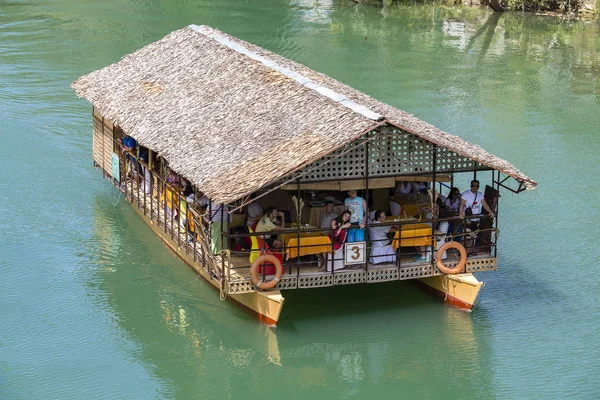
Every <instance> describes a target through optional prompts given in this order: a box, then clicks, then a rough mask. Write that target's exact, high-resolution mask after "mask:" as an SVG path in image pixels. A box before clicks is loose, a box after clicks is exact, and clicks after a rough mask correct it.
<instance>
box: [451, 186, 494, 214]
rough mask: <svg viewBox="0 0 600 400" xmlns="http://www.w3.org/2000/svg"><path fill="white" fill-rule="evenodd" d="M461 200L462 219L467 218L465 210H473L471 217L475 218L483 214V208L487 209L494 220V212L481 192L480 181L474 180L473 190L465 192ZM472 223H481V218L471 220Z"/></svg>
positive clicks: (460, 212)
mask: <svg viewBox="0 0 600 400" xmlns="http://www.w3.org/2000/svg"><path fill="white" fill-rule="evenodd" d="M460 197H461V200H460V211H459V213H458V215H459V216H460V217H461V218H464V217H465V210H466V209H467V208H471V215H472V216H473V217H475V216H477V215H480V214H481V206H483V208H485V210H486V211H487V212H488V213H489V215H490V218H494V212H493V211H492V209H491V208H490V206H488V204H487V203H486V202H485V198H484V197H483V193H481V192H480V191H479V181H478V180H476V179H475V180H472V181H471V190H467V191H465V192H463V193H462V194H461V195H460ZM470 220H471V221H472V222H479V218H470Z"/></svg>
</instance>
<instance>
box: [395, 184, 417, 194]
mask: <svg viewBox="0 0 600 400" xmlns="http://www.w3.org/2000/svg"><path fill="white" fill-rule="evenodd" d="M413 192H414V184H413V183H412V182H405V181H400V182H398V183H397V184H396V190H394V194H395V195H400V196H402V195H406V194H411V193H413Z"/></svg>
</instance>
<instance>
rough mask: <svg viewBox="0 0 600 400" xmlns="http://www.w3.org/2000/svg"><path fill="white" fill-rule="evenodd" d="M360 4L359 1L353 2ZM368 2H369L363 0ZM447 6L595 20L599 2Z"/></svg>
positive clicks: (481, 1)
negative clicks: (529, 12) (485, 8)
mask: <svg viewBox="0 0 600 400" xmlns="http://www.w3.org/2000/svg"><path fill="white" fill-rule="evenodd" d="M353 1H355V2H362V1H361V0H353ZM363 1H364V2H368V1H369V0H363ZM375 1H376V2H378V3H383V4H384V5H387V6H389V5H393V4H413V3H415V1H414V0H375ZM441 3H443V4H447V5H467V6H475V7H477V6H489V7H490V8H492V9H493V10H494V11H505V10H507V11H531V12H537V13H544V14H548V13H550V14H554V15H564V16H567V17H578V18H584V19H597V18H598V16H599V10H600V0H441Z"/></svg>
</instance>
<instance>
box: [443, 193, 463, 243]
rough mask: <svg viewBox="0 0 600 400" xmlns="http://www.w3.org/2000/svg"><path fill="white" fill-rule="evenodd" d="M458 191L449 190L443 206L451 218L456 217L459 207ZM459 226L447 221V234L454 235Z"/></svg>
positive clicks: (454, 222) (455, 222)
mask: <svg viewBox="0 0 600 400" xmlns="http://www.w3.org/2000/svg"><path fill="white" fill-rule="evenodd" d="M460 199H461V197H460V190H458V188H456V187H453V188H452V189H450V193H448V197H447V198H446V200H445V201H444V206H445V207H446V209H447V210H448V211H449V212H450V213H451V215H452V216H458V208H459V207H460ZM459 226H460V224H459V223H457V221H449V222H448V232H449V233H450V234H452V235H453V234H455V233H456V232H458V230H459Z"/></svg>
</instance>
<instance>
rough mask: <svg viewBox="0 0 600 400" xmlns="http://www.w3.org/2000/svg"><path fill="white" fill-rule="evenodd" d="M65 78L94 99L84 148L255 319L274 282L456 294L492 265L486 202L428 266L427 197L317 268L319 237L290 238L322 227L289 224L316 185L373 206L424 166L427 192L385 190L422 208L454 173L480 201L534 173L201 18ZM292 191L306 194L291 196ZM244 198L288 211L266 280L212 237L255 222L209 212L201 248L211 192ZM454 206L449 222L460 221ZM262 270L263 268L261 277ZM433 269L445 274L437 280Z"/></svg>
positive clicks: (274, 314) (492, 235)
mask: <svg viewBox="0 0 600 400" xmlns="http://www.w3.org/2000/svg"><path fill="white" fill-rule="evenodd" d="M72 87H73V89H74V90H75V92H76V93H77V95H79V96H80V97H83V98H85V99H86V100H88V101H89V102H90V103H92V105H93V106H94V111H93V115H94V130H93V135H94V141H93V158H94V164H95V165H96V166H97V167H98V168H99V169H100V170H101V171H102V172H103V173H104V175H105V176H106V177H107V178H109V179H110V180H111V181H112V182H113V183H114V184H115V185H116V186H118V187H120V188H121V190H122V191H124V192H125V194H126V197H127V198H128V199H129V200H130V201H131V202H132V203H133V204H134V208H135V209H136V210H137V211H138V212H139V213H140V214H141V215H142V216H143V217H144V219H145V220H146V221H147V222H148V223H149V224H150V226H151V227H152V228H153V229H154V230H155V231H156V233H157V234H158V235H159V236H160V237H161V238H162V239H163V240H164V241H165V242H166V243H167V244H168V245H169V246H170V247H171V248H173V249H174V250H175V251H176V252H177V253H178V254H179V255H180V256H181V257H182V258H183V259H184V260H186V261H187V262H188V263H189V264H190V265H192V266H193V267H194V268H195V269H196V270H197V271H198V272H199V273H200V274H202V275H203V276H204V277H205V278H206V279H207V280H208V281H209V282H211V283H212V284H214V285H215V286H217V287H219V288H220V290H221V293H222V295H223V297H225V296H228V295H229V296H230V297H232V298H233V299H234V300H236V301H238V302H240V303H242V304H244V305H245V306H247V307H249V308H251V309H252V310H254V311H256V312H257V313H258V314H259V315H260V316H261V318H262V319H263V320H264V321H267V322H269V323H276V322H277V320H278V318H279V312H280V310H281V306H282V304H283V297H282V296H281V294H280V292H279V290H278V289H281V290H283V289H287V290H291V289H296V288H305V287H322V286H334V285H341V284H355V283H375V282H382V281H390V280H401V279H412V278H415V279H420V280H421V281H423V282H425V283H427V284H428V285H430V286H432V287H434V288H435V289H436V290H438V291H441V292H443V293H444V296H445V297H446V299H447V300H449V301H451V302H454V303H455V304H459V305H462V306H465V307H468V308H470V307H471V306H472V305H473V302H474V301H475V297H476V296H477V293H478V291H479V288H480V286H481V284H480V283H479V282H478V281H477V280H476V279H475V278H474V277H473V276H472V274H471V273H472V272H477V271H482V270H489V269H496V232H497V228H496V225H497V218H493V219H491V220H489V221H487V222H488V223H487V224H486V223H484V222H485V221H484V220H485V219H484V218H481V224H479V225H478V226H477V229H476V231H473V232H470V236H469V237H468V238H467V237H466V236H465V235H464V233H462V234H461V233H460V232H451V233H448V234H447V235H445V236H446V237H447V238H446V240H448V241H451V239H453V242H456V243H458V242H462V243H463V244H467V242H471V244H472V245H473V249H475V250H478V254H476V255H469V256H466V257H465V259H464V260H462V259H461V258H460V257H459V255H458V254H455V253H452V252H451V251H450V252H448V253H449V254H450V258H449V260H446V261H445V264H446V265H447V266H449V267H452V266H453V265H454V266H456V265H460V264H461V261H464V263H462V264H464V265H462V267H461V269H460V270H459V271H454V272H458V274H451V275H446V274H443V273H442V272H441V271H440V269H439V268H438V265H439V263H436V261H435V260H434V259H435V258H436V256H437V253H436V251H435V241H436V239H438V238H439V236H440V235H439V233H437V234H436V229H437V227H438V226H439V223H440V221H442V222H443V221H444V218H440V216H439V215H436V213H433V214H430V217H429V219H427V221H420V222H419V221H414V220H412V219H410V218H409V217H410V215H409V216H407V218H400V216H396V217H398V218H394V216H391V218H390V219H389V221H388V222H387V223H384V224H383V226H388V225H389V226H391V227H392V228H393V229H395V230H397V234H396V236H395V239H394V242H393V243H392V244H390V245H395V249H394V251H395V253H396V254H395V255H394V258H395V262H393V263H389V262H388V263H384V264H382V263H377V262H373V263H371V262H369V261H367V258H368V257H369V255H371V256H372V254H373V252H372V251H370V250H371V242H366V241H365V242H361V243H362V244H361V243H359V244H358V245H353V246H354V247H356V246H358V247H359V248H360V249H359V250H360V251H361V252H362V254H361V258H360V261H361V263H359V264H358V265H359V267H351V266H350V264H352V263H351V262H347V263H346V261H347V260H345V261H344V265H345V266H346V268H344V269H340V270H336V269H335V268H331V270H330V271H327V270H326V271H324V272H323V271H320V270H318V268H315V265H314V264H316V260H314V259H312V258H311V256H310V255H314V254H321V253H316V250H318V249H316V247H317V246H316V245H315V244H314V243H312V244H310V243H309V244H306V246H304V243H302V242H303V240H302V238H310V237H317V236H318V235H320V236H321V238H320V240H322V241H325V239H324V238H327V236H326V235H327V234H328V233H330V232H328V231H327V230H326V229H322V230H321V232H319V229H316V228H315V229H303V230H301V229H300V227H301V226H302V225H303V224H305V223H307V222H308V223H310V222H314V220H315V216H318V215H320V212H321V211H322V210H320V209H319V207H318V205H319V204H320V202H319V201H318V199H317V200H316V201H315V198H314V196H313V195H315V194H317V195H318V193H319V192H318V191H324V190H325V191H330V193H329V195H331V191H333V192H335V191H337V192H340V191H341V192H344V191H348V190H361V191H364V193H365V195H364V197H365V198H367V200H369V198H370V200H371V201H373V202H376V203H378V204H379V205H383V206H382V207H379V208H380V209H383V210H384V211H388V212H389V211H390V210H389V209H387V210H386V209H385V206H386V204H387V203H386V202H387V201H389V198H388V197H387V194H386V193H387V191H386V189H393V188H394V187H395V186H396V183H397V182H398V181H419V182H429V183H428V185H429V188H430V190H429V195H428V196H417V195H415V196H407V197H399V198H397V199H396V198H392V199H391V202H392V203H396V202H397V203H399V204H400V203H402V204H400V205H401V206H402V207H403V208H404V209H405V210H406V209H408V210H411V211H415V210H416V212H417V213H419V212H421V211H423V209H424V208H427V207H426V206H427V205H428V204H429V206H430V207H429V208H430V209H434V207H435V206H434V205H433V201H434V199H435V197H436V196H437V194H439V193H443V192H444V190H446V188H449V184H450V186H451V184H452V183H453V182H454V177H455V175H457V174H464V173H468V174H471V176H477V175H476V174H477V173H478V172H479V173H480V175H479V176H488V177H489V179H490V186H488V189H487V190H486V201H487V202H488V203H489V205H490V207H493V208H494V211H497V199H498V191H499V190H500V188H501V187H502V188H506V189H508V190H511V191H514V192H517V193H518V192H521V191H523V190H525V189H532V188H534V187H535V186H536V182H535V181H533V180H531V179H530V178H528V177H527V176H526V175H524V174H523V173H521V172H520V171H519V170H518V169H516V168H515V167H514V166H513V165H511V164H510V163H509V162H507V161H505V160H502V159H500V158H498V157H496V156H494V155H492V154H490V153H488V152H487V151H485V150H483V149H482V148H480V147H479V146H477V145H474V144H471V143H468V142H466V141H464V140H462V139H460V138H459V137H457V136H454V135H451V134H448V133H446V132H443V131H441V130H439V129H437V128H435V127H434V126H432V125H429V124H427V123H425V122H423V121H421V120H419V119H417V118H415V117H414V116H413V115H410V114H408V113H406V112H404V111H401V110H398V109H396V108H394V107H391V106H389V105H387V104H384V103H381V102H379V101H377V100H375V99H373V98H372V97H370V96H368V95H366V94H364V93H361V92H359V91H357V90H355V89H353V88H351V87H349V86H347V85H344V84H343V83H340V82H338V81H336V80H334V79H332V78H330V77H328V76H326V75H323V74H320V73H318V72H315V71H313V70H311V69H309V68H307V67H305V66H303V65H301V64H298V63H296V62H293V61H291V60H288V59H286V58H283V57H281V56H279V55H277V54H274V53H271V52H269V51H267V50H264V49H262V48H260V47H257V46H255V45H252V44H250V43H247V42H244V41H242V40H239V39H236V38H234V37H231V36H229V35H227V34H225V33H223V32H220V31H218V30H216V29H212V28H210V27H206V26H196V25H190V26H188V27H186V28H184V29H181V30H178V31H175V32H173V33H171V34H169V35H167V36H166V37H164V38H163V39H161V40H159V41H157V42H155V43H152V44H149V45H148V46H146V47H144V48H142V49H140V50H138V51H136V52H135V53H132V54H130V55H127V56H125V57H123V59H122V60H121V61H119V62H117V63H115V64H113V65H109V66H107V67H105V68H103V69H101V70H98V71H95V72H92V73H90V74H87V75H85V76H83V77H81V78H79V79H78V80H76V81H75V82H73V84H72ZM124 136H129V137H132V138H133V139H135V141H137V145H138V148H141V149H143V150H144V149H148V151H149V153H150V155H149V156H146V157H145V158H144V157H142V159H141V160H140V159H139V157H140V155H141V153H139V149H138V150H137V151H136V150H134V151H130V150H131V149H130V148H128V147H123V146H121V145H120V144H121V140H122V138H123V137H124ZM132 162H133V163H132ZM167 166H168V168H169V169H170V170H172V171H174V172H175V173H176V174H178V175H179V176H180V177H182V178H185V180H187V181H188V182H190V183H191V184H192V186H193V190H194V193H196V196H195V198H194V196H191V197H190V196H188V198H187V201H184V196H183V195H182V194H181V190H182V189H181V188H180V187H179V186H178V185H177V186H173V185H170V184H169V183H168V182H167V181H166V180H165V179H166V170H167ZM484 171H486V172H485V173H484ZM511 182H512V183H511ZM437 186H439V188H438V189H436V190H435V191H434V190H432V189H435V188H436V187H437ZM291 192H293V193H291ZM200 193H201V194H202V195H204V196H205V198H206V199H208V203H209V204H208V211H203V210H201V208H200V207H197V205H198V204H197V202H196V201H195V200H197V197H199V196H200ZM334 194H335V193H334ZM292 195H293V196H295V202H292V200H291V199H292V198H293V197H292ZM309 197H310V198H309ZM333 197H336V196H333ZM328 198H332V197H331V196H328ZM298 199H304V200H306V204H307V207H302V202H300V201H299V200H298ZM340 199H341V198H340ZM382 199H384V200H383V201H382ZM252 202H258V203H262V205H263V206H265V207H266V206H267V205H274V206H276V207H277V208H280V209H288V210H291V211H292V212H291V213H289V214H290V216H289V217H290V218H291V223H292V224H293V226H294V227H293V228H290V229H288V230H284V231H281V232H280V236H281V237H282V238H284V239H286V240H287V242H286V240H284V243H283V244H284V248H283V249H282V250H281V253H282V255H283V256H284V257H285V256H286V255H287V258H288V260H287V261H286V262H285V263H284V265H283V268H282V270H283V272H282V273H280V274H278V278H279V281H273V283H274V284H275V283H276V284H277V286H276V288H275V289H274V290H267V291H265V290H262V289H260V288H257V287H255V284H256V283H258V284H260V282H257V276H256V274H255V276H254V284H253V280H252V278H251V276H250V262H249V256H250V259H252V256H253V254H254V253H256V251H257V249H256V248H254V249H253V250H255V251H254V253H253V252H252V251H250V252H246V253H244V251H243V250H241V249H237V250H236V249H227V247H232V246H233V244H234V242H235V243H240V242H243V241H244V240H246V238H254V239H255V240H254V241H260V239H262V238H263V236H261V235H257V234H253V233H249V232H248V231H246V230H244V229H238V230H235V231H230V230H229V229H228V228H227V226H226V224H222V225H223V228H222V230H221V238H222V239H223V242H224V243H225V245H224V246H223V247H224V248H225V250H223V251H218V252H213V251H211V249H210V247H211V243H212V244H214V242H215V239H216V238H215V235H216V234H215V232H214V229H208V226H209V225H210V226H214V225H216V224H215V223H214V222H216V219H219V220H223V219H225V220H226V219H227V216H226V215H225V217H224V218H223V216H221V217H220V218H215V215H214V210H216V209H217V208H218V205H220V204H224V205H225V207H222V208H220V210H221V212H222V214H223V213H224V214H231V217H230V218H232V217H233V219H234V222H235V219H236V218H237V219H239V215H238V214H237V213H239V212H240V211H242V210H244V208H245V207H246V206H248V205H249V204H250V203H252ZM413 203H414V204H413ZM292 205H293V206H294V207H292ZM310 206H314V207H310ZM294 208H295V209H294ZM203 213H204V214H203ZM211 213H212V218H210V214H211ZM207 214H208V215H209V218H207ZM410 214H412V213H410ZM415 215H417V214H415ZM424 217H425V215H424V214H423V215H422V219H423V218H424ZM211 219H212V220H213V221H212V222H213V223H212V224H211V221H210V220H211ZM446 221H447V222H448V221H449V222H453V221H454V220H453V219H452V218H446ZM243 222H244V221H242V225H245V224H244V223H243ZM287 222H290V221H287ZM427 222H428V223H429V231H428V233H427V234H424V235H421V236H418V235H417V233H416V232H418V231H419V229H425V230H427V228H426V227H423V226H420V227H419V226H418V225H423V224H424V223H427ZM455 222H456V225H457V226H458V225H460V223H462V222H461V221H458V220H457V221H455ZM232 225H234V224H232ZM312 225H315V224H314V223H313V224H312ZM432 226H433V227H434V229H432V228H431V227H432ZM407 232H408V233H407ZM405 233H406V235H405ZM294 235H295V237H294ZM311 235H312V236H311ZM411 235H412V236H411ZM257 239H258V240H257ZM292 239H295V241H294V240H292ZM307 241H310V240H308V239H307ZM438 242H439V240H438ZM311 246H312V247H313V248H312V249H311ZM345 246H346V248H348V244H346V245H345ZM432 246H433V247H432ZM292 247H294V248H295V250H296V251H295V252H294V251H293V249H292ZM303 247H304V248H303ZM419 247H420V248H421V250H420V251H421V252H424V251H426V252H429V254H428V257H427V260H426V261H424V262H411V261H406V260H407V259H406V256H407V255H408V252H409V251H417V250H416V249H415V248H419ZM475 247H477V248H475ZM423 248H425V250H423ZM411 249H412V250H411ZM432 249H433V250H432ZM473 249H471V250H473ZM259 250H260V251H259V253H256V254H260V255H264V253H265V252H270V253H272V252H273V249H269V250H268V249H266V247H265V246H264V245H263V247H262V248H261V249H259ZM467 250H470V249H467ZM213 253H215V254H213ZM323 253H326V252H323ZM331 253H335V251H334V250H333V249H332V252H331ZM342 253H344V252H343V251H342ZM346 253H347V251H346ZM472 253H474V252H472ZM294 254H295V255H296V256H295V257H294V256H293V255H294ZM284 257H282V258H284ZM325 257H327V255H325ZM453 257H454V258H453ZM330 261H331V260H330ZM323 262H324V263H326V262H327V261H326V260H325V259H323ZM255 269H257V268H256V267H255ZM455 269H456V268H455ZM442 270H443V268H442ZM265 271H267V268H264V269H263V279H267V280H268V277H267V276H266V272H265ZM278 272H279V269H278ZM448 279H449V280H452V281H453V282H454V283H456V285H446V284H445V283H444V282H445V280H448ZM258 280H260V279H258ZM263 287H264V285H263ZM451 290H452V291H453V292H452V293H451V292H450V291H451Z"/></svg>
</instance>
